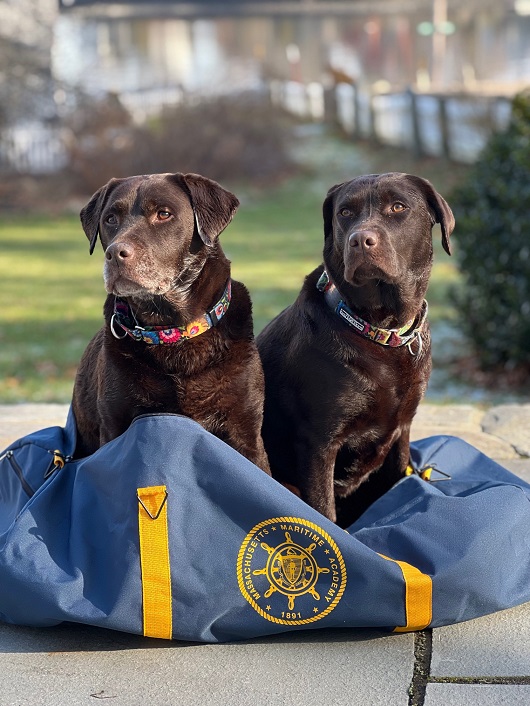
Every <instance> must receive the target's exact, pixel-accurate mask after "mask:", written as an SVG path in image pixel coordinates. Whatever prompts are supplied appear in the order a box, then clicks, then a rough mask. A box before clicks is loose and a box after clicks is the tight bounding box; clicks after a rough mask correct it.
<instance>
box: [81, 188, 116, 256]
mask: <svg viewBox="0 0 530 706" xmlns="http://www.w3.org/2000/svg"><path fill="white" fill-rule="evenodd" d="M120 181H122V180H121V179H111V180H110V181H109V182H107V183H106V184H105V186H102V187H101V188H100V189H98V190H97V191H96V193H95V194H94V195H93V196H92V198H91V199H90V201H89V202H88V203H87V204H86V206H83V208H82V209H81V213H80V214H79V217H80V218H81V225H82V226H83V230H84V231H85V234H86V237H87V238H88V240H89V241H90V254H91V255H92V253H93V252H94V248H95V247H96V241H97V239H98V235H99V219H100V218H101V213H102V211H103V208H104V207H105V204H106V203H107V199H108V197H109V196H110V192H111V191H113V189H114V188H115V186H116V185H117V184H118V183H119V182H120Z"/></svg>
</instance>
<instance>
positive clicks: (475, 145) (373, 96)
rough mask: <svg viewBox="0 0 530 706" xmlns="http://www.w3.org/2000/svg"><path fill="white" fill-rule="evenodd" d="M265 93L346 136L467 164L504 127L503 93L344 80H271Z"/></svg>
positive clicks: (505, 104) (506, 107)
mask: <svg viewBox="0 0 530 706" xmlns="http://www.w3.org/2000/svg"><path fill="white" fill-rule="evenodd" d="M271 97H272V100H273V102H274V103H275V104H276V105H279V106H281V107H283V108H284V109H285V110H287V111H288V112H290V113H293V114H294V115H297V116H299V117H302V118H305V119H311V120H316V121H327V122H331V123H335V124H337V125H339V126H340V127H341V128H342V130H343V131H344V132H345V133H346V134H347V135H348V136H350V137H351V138H354V139H355V138H357V139H371V140H373V141H375V142H377V143H379V144H382V145H393V146H396V147H404V148H406V149H410V150H412V151H413V152H414V153H415V154H417V155H430V156H438V157H440V156H443V157H446V158H448V159H451V160H453V161H458V162H468V163H469V162H473V161H474V160H475V159H476V158H477V156H478V154H479V153H480V151H481V150H482V148H483V147H484V145H485V143H486V141H487V139H488V137H489V135H491V133H492V132H493V131H497V130H502V129H504V128H505V127H506V125H507V124H508V121H509V118H510V110H511V108H510V100H509V99H508V98H506V97H505V96H489V95H488V96H487V95H479V94H471V93H446V94H440V93H438V94H434V93H433V94H427V93H416V92H414V91H412V90H406V91H400V92H397V91H396V92H388V93H370V92H368V91H366V90H362V89H359V88H357V87H355V86H352V85H350V84H346V83H342V84H338V85H337V86H336V87H334V88H332V89H327V90H326V89H324V87H323V86H322V85H321V84H316V83H313V84H309V85H308V86H305V85H303V84H301V83H295V82H292V81H291V82H276V83H274V84H272V85H271Z"/></svg>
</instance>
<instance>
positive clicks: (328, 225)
mask: <svg viewBox="0 0 530 706" xmlns="http://www.w3.org/2000/svg"><path fill="white" fill-rule="evenodd" d="M344 183H345V182H343V183H342V184H335V186H332V187H331V189H330V190H329V191H328V193H327V195H326V198H325V199H324V203H323V204H322V215H323V216H324V237H325V238H327V237H328V236H330V235H331V234H332V233H333V197H334V196H335V194H336V193H337V191H338V190H339V189H340V187H341V186H343V185H344Z"/></svg>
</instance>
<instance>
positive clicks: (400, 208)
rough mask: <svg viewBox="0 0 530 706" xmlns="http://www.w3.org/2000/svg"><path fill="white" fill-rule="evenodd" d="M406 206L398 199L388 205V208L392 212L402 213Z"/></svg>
mask: <svg viewBox="0 0 530 706" xmlns="http://www.w3.org/2000/svg"><path fill="white" fill-rule="evenodd" d="M406 208H407V207H406V206H405V204H404V203H401V202H400V201H397V202H396V203H393V204H392V206H391V207H390V210H391V211H392V213H402V212H403V211H404V210H405V209H406Z"/></svg>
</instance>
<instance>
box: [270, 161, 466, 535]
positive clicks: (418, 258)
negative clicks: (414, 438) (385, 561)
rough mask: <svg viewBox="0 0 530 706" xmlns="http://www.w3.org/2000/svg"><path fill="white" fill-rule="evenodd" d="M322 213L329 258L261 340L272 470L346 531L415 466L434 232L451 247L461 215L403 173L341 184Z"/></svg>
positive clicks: (427, 368) (427, 364)
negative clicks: (412, 447) (412, 449)
mask: <svg viewBox="0 0 530 706" xmlns="http://www.w3.org/2000/svg"><path fill="white" fill-rule="evenodd" d="M323 214H324V236H325V240H324V264H323V265H321V266H320V267H317V269H316V270H314V271H313V272H312V273H311V274H310V275H308V277H307V278H306V280H305V283H304V285H303V287H302V290H301V292H300V294H299V296H298V298H297V299H296V301H295V302H294V303H293V304H292V305H291V306H290V307H288V308H287V309H285V310H284V311H283V312H282V313H281V314H279V316H277V317H276V318H275V319H274V320H273V321H272V322H271V323H270V324H269V325H268V326H267V327H266V328H265V329H264V330H263V331H262V332H261V334H260V335H259V336H258V338H257V344H258V349H259V352H260V355H261V359H262V363H263V368H264V372H265V415H264V425H263V438H264V442H265V448H266V450H267V453H268V456H269V462H270V466H271V470H272V475H273V477H274V478H276V479H277V480H279V481H280V482H282V483H284V484H286V485H288V486H291V487H292V486H294V488H295V490H297V492H299V494H300V496H301V497H302V499H303V500H305V501H306V502H307V503H309V504H310V505H312V506H313V507H314V508H316V509H317V510H318V511H319V512H321V513H322V514H323V515H325V516H326V517H328V518H329V519H331V520H333V521H335V522H337V523H338V524H339V525H341V526H342V527H347V526H349V525H350V524H351V523H352V522H353V521H354V520H355V519H356V518H357V517H358V516H359V515H360V514H361V513H362V512H363V511H364V510H365V509H366V508H367V507H368V505H370V504H371V502H373V501H374V500H375V499H376V498H377V497H379V496H380V495H382V494H383V493H384V492H386V491H387V490H388V489H389V488H390V487H391V486H392V485H393V484H394V483H395V482H396V481H397V480H399V478H401V477H402V476H403V474H404V472H405V470H406V468H407V465H408V461H409V432H410V426H411V422H412V418H413V416H414V414H415V412H416V408H417V406H418V403H419V401H420V399H421V398H422V396H423V394H424V392H425V388H426V386H427V382H428V379H429V375H430V372H431V355H430V333H429V326H428V323H427V318H426V317H427V302H426V301H425V300H424V297H425V293H426V291H427V284H428V281H429V275H430V271H431V265H432V258H433V246H432V235H431V231H432V227H433V225H434V223H435V222H437V223H440V225H441V230H442V244H443V247H444V249H445V250H446V252H447V253H448V254H450V245H449V237H450V235H451V233H452V231H453V228H454V218H453V214H452V212H451V209H450V208H449V206H448V205H447V203H446V202H445V201H444V199H443V198H442V197H441V196H440V195H439V194H438V193H437V192H436V191H435V190H434V188H433V187H432V186H431V184H430V183H429V182H428V181H426V180H425V179H422V178H420V177H417V176H413V175H410V174H402V173H389V174H372V175H368V176H362V177H358V178H357V179H354V180H353V181H349V182H346V183H344V184H339V185H337V186H334V187H332V188H331V189H330V191H329V192H328V194H327V197H326V200H325V201H324V206H323Z"/></svg>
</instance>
